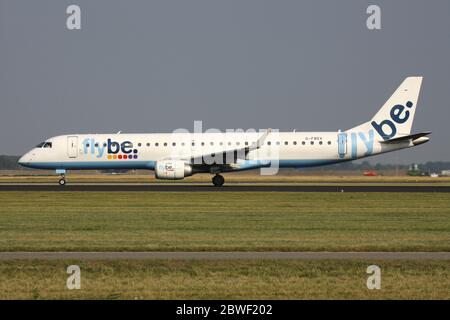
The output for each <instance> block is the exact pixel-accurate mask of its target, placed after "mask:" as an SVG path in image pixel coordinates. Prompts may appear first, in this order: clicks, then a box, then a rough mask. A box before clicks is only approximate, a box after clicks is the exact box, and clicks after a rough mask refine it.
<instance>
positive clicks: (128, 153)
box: [83, 138, 138, 159]
mask: <svg viewBox="0 0 450 320" xmlns="http://www.w3.org/2000/svg"><path fill="white" fill-rule="evenodd" d="M83 149H84V154H91V155H95V156H96V157H97V158H102V157H103V156H104V155H105V152H106V155H107V157H108V159H112V158H117V157H119V158H125V159H127V158H128V159H137V158H138V150H137V149H133V143H132V142H131V141H123V142H117V141H113V140H111V139H107V141H106V142H96V140H95V138H86V139H84V140H83Z"/></svg>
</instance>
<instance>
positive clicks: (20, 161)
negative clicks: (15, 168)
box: [17, 155, 25, 164]
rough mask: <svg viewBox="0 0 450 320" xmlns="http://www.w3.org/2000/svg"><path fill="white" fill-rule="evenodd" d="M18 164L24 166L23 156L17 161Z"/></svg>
mask: <svg viewBox="0 0 450 320" xmlns="http://www.w3.org/2000/svg"><path fill="white" fill-rule="evenodd" d="M17 162H18V163H19V164H24V163H25V155H23V156H21V157H20V159H19V161H17Z"/></svg>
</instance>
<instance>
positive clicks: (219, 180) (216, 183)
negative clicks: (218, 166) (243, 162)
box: [212, 174, 225, 187]
mask: <svg viewBox="0 0 450 320" xmlns="http://www.w3.org/2000/svg"><path fill="white" fill-rule="evenodd" d="M212 183H213V184H214V186H216V187H221V186H222V185H223V184H224V183H225V179H224V177H222V176H221V175H220V174H216V175H215V176H214V177H213V178H212Z"/></svg>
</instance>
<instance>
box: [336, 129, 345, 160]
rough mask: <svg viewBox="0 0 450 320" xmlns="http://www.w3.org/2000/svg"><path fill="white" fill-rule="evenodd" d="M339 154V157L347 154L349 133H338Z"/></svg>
mask: <svg viewBox="0 0 450 320" xmlns="http://www.w3.org/2000/svg"><path fill="white" fill-rule="evenodd" d="M338 154H339V158H341V159H343V158H344V157H345V155H346V154H347V133H345V132H340V133H338Z"/></svg>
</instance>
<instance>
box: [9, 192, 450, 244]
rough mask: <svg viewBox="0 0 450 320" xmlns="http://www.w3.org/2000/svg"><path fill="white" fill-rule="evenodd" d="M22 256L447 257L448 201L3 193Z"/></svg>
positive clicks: (437, 197)
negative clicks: (308, 253) (322, 253)
mask: <svg viewBox="0 0 450 320" xmlns="http://www.w3.org/2000/svg"><path fill="white" fill-rule="evenodd" d="M22 250H23V251H43V250H44V251H47V250H48V251H93V250H99V251H100V250H104V251H108V250H109V251H117V250H124V251H144V250H145V251H147V250H148V251H154V250H159V251H171V250H180V251H197V250H202V251H204V250H208V251H216V250H246V251H251V250H257V251H263V250H277V251H278V250H283V251H297V250H298V251H305V250H312V251H316V250H328V251H350V250H353V251H367V250H368V251H377V250H378V251H449V250H450V194H448V193H424V194H420V193H395V194H394V193H268V192H267V193H266V192H257V193H248V192H245V193H238V192H236V193H234V192H223V193H221V192H210V193H207V192H205V193H196V192H191V193H182V192H173V193H172V192H163V193H158V192H114V193H106V192H86V193H85V192H55V193H52V192H1V193H0V251H22Z"/></svg>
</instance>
